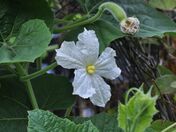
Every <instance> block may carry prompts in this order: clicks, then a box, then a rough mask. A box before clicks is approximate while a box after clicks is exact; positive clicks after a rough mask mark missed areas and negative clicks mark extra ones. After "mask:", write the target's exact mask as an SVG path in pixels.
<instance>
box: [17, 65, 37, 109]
mask: <svg viewBox="0 0 176 132" xmlns="http://www.w3.org/2000/svg"><path fill="white" fill-rule="evenodd" d="M15 66H16V69H17V72H18V74H19V76H25V75H27V72H26V71H25V70H24V68H23V67H22V65H21V64H20V63H17V64H15ZM23 83H24V85H25V86H26V90H27V93H28V96H29V98H30V101H31V104H32V107H33V109H37V108H39V107H38V103H37V100H36V97H35V94H34V91H33V88H32V84H31V81H30V80H26V81H23Z"/></svg>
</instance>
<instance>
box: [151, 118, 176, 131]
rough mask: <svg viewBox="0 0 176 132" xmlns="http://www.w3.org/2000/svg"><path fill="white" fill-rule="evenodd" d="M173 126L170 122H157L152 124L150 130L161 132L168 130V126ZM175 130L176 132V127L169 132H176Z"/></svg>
mask: <svg viewBox="0 0 176 132" xmlns="http://www.w3.org/2000/svg"><path fill="white" fill-rule="evenodd" d="M172 124H173V122H170V121H167V120H156V121H154V122H153V123H152V125H151V126H150V128H152V129H153V130H155V132H161V131H162V130H164V129H165V128H167V127H168V126H170V125H172ZM174 130H176V127H175V128H174V127H173V128H171V129H170V130H169V131H168V132H174Z"/></svg>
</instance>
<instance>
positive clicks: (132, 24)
mask: <svg viewBox="0 0 176 132" xmlns="http://www.w3.org/2000/svg"><path fill="white" fill-rule="evenodd" d="M139 25H140V22H139V20H138V19H137V18H135V17H128V18H127V19H124V20H122V21H121V22H120V29H121V31H122V32H123V33H127V34H135V33H136V32H138V31H139Z"/></svg>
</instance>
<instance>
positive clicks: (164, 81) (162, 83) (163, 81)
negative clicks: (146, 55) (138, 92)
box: [155, 74, 176, 94]
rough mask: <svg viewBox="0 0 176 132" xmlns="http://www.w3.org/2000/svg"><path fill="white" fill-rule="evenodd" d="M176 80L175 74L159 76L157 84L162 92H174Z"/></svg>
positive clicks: (175, 90)
mask: <svg viewBox="0 0 176 132" xmlns="http://www.w3.org/2000/svg"><path fill="white" fill-rule="evenodd" d="M175 81H176V76H175V75H172V74H171V75H163V76H161V77H158V78H157V79H156V84H157V87H158V88H159V89H160V92H161V93H162V94H165V93H174V92H176V88H175V86H174V82H175ZM172 83H173V84H172ZM155 89H156V88H155Z"/></svg>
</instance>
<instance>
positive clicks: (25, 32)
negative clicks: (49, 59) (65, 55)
mask: <svg viewBox="0 0 176 132" xmlns="http://www.w3.org/2000/svg"><path fill="white" fill-rule="evenodd" d="M50 40H51V33H50V31H49V29H48V28H47V26H46V24H45V23H44V22H43V21H42V20H39V19H35V20H29V21H28V22H26V23H24V24H23V25H22V27H21V29H20V32H19V34H18V36H17V37H16V39H15V41H14V43H13V44H8V43H5V45H2V46H1V47H0V63H16V62H33V61H34V60H35V59H36V58H37V57H39V56H41V55H42V54H43V53H44V52H45V50H46V48H47V47H48V44H49V42H50Z"/></svg>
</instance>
